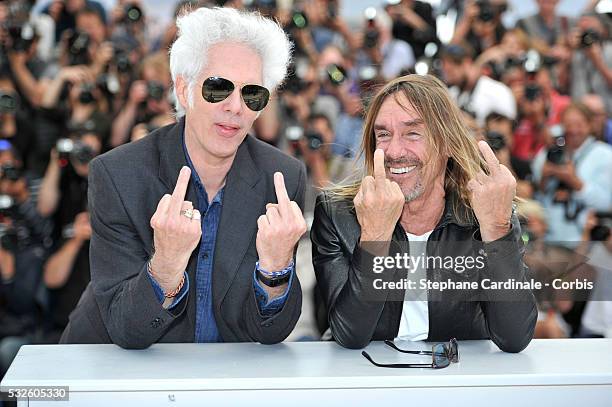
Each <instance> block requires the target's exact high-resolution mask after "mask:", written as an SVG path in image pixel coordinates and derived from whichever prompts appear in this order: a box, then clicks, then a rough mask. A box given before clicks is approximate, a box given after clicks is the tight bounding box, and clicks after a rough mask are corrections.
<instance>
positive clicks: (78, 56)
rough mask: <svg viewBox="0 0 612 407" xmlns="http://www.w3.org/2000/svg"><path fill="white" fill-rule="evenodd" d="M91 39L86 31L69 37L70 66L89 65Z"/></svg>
mask: <svg viewBox="0 0 612 407" xmlns="http://www.w3.org/2000/svg"><path fill="white" fill-rule="evenodd" d="M90 43H91V38H90V37H89V34H87V33H86V32H84V31H74V32H72V33H71V34H70V36H69V37H68V43H67V45H68V63H69V65H88V64H89V62H90V58H89V44H90Z"/></svg>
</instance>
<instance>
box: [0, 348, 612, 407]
mask: <svg viewBox="0 0 612 407" xmlns="http://www.w3.org/2000/svg"><path fill="white" fill-rule="evenodd" d="M401 345H402V346H403V347H406V348H407V347H409V346H410V347H412V348H419V347H422V348H423V349H426V348H428V345H427V344H425V343H410V342H407V343H402V344H401ZM429 349H431V348H430V347H429ZM366 350H367V351H368V352H369V353H370V355H372V357H373V358H374V359H375V360H377V361H380V362H388V363H392V362H396V363H397V362H408V363H410V362H414V363H428V362H429V361H430V360H428V357H427V356H420V355H406V354H399V353H398V352H396V351H394V350H392V349H390V348H389V347H387V346H385V345H384V344H383V343H379V342H376V343H372V344H370V345H369V346H368V347H367V348H366ZM459 354H460V362H459V363H457V364H451V366H449V367H447V368H445V369H438V370H432V369H385V368H378V367H375V366H372V365H371V364H370V363H369V362H368V361H367V360H366V359H365V358H364V357H363V356H361V352H360V351H357V350H349V349H343V348H342V347H340V346H339V345H337V344H335V343H332V342H292V343H282V344H278V345H260V344H251V343H241V344H223V343H220V344H156V345H153V346H152V347H150V348H149V349H146V350H124V349H121V348H119V347H118V346H115V345H35V346H24V347H22V348H21V350H20V351H19V354H18V355H17V357H16V358H15V361H14V362H13V364H12V365H11V367H10V369H9V371H8V373H7V374H6V376H5V378H4V380H3V381H2V383H1V385H2V386H4V387H22V386H69V388H70V401H69V402H58V401H52V402H39V401H37V402H30V405H34V406H38V405H48V406H62V405H71V406H72V405H79V406H118V405H134V406H140V405H142V406H178V405H181V406H183V405H223V406H226V405H249V406H258V405H266V406H274V405H278V406H285V407H296V406H316V407H319V406H323V405H340V406H353V405H369V406H372V405H377V406H387V405H388V406H391V405H397V406H407V405H412V406H436V403H444V404H438V405H452V406H463V405H466V406H470V407H473V406H487V407H490V406H494V407H504V406H511V407H517V406H520V407H526V406H531V405H533V406H555V407H558V406H575V405H579V406H584V407H586V406H589V407H593V406H606V407H609V406H612V340H608V339H563V340H534V341H532V342H531V344H530V345H529V347H528V348H527V349H525V350H524V351H523V352H521V353H519V354H509V353H503V352H500V351H499V350H498V349H497V348H496V347H495V345H493V343H492V342H490V341H463V342H460V343H459ZM215 403H216V404H215ZM392 403H396V404H392ZM451 403H452V404H451ZM21 405H28V404H27V403H26V402H24V403H21Z"/></svg>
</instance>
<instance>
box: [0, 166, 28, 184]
mask: <svg viewBox="0 0 612 407" xmlns="http://www.w3.org/2000/svg"><path fill="white" fill-rule="evenodd" d="M0 177H1V178H2V179H6V180H9V181H13V182H15V181H17V180H19V179H21V177H23V170H22V169H21V168H19V167H16V166H14V165H13V164H4V165H2V167H0Z"/></svg>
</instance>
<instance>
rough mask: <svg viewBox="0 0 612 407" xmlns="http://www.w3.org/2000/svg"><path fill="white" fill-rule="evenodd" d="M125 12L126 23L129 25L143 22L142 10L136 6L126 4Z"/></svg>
mask: <svg viewBox="0 0 612 407" xmlns="http://www.w3.org/2000/svg"><path fill="white" fill-rule="evenodd" d="M123 12H124V15H125V18H124V21H125V22H126V23H128V24H135V23H138V22H139V21H141V20H142V17H143V12H142V9H141V8H140V7H139V6H138V5H136V4H133V3H130V4H126V5H125V9H124V11H123Z"/></svg>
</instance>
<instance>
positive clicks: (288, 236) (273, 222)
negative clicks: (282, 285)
mask: <svg viewBox="0 0 612 407" xmlns="http://www.w3.org/2000/svg"><path fill="white" fill-rule="evenodd" d="M274 188H275V190H276V200H277V202H278V203H277V204H268V205H267V206H266V213H265V215H261V216H260V217H259V219H257V226H258V230H257V240H256V247H257V254H258V255H259V265H260V267H261V268H262V269H264V270H266V271H269V272H274V271H280V270H282V269H284V268H285V267H287V266H288V265H289V263H290V262H291V260H292V259H293V251H294V249H295V245H296V244H297V242H298V240H300V237H302V235H303V234H304V233H305V232H306V221H305V220H304V216H303V215H302V211H301V209H300V207H299V206H298V204H297V203H296V202H295V201H292V200H290V199H289V195H288V194H287V189H286V188H285V179H284V178H283V174H282V173H280V172H277V173H275V174H274Z"/></svg>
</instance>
